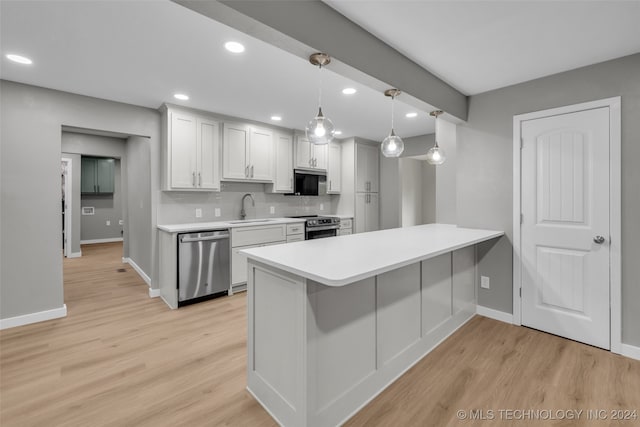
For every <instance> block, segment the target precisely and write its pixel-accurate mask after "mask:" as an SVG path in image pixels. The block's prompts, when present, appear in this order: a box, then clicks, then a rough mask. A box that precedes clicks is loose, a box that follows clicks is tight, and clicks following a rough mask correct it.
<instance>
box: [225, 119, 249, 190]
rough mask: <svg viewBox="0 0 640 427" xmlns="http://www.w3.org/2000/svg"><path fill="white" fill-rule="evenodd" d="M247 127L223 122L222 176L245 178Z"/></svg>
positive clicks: (246, 174)
mask: <svg viewBox="0 0 640 427" xmlns="http://www.w3.org/2000/svg"><path fill="white" fill-rule="evenodd" d="M248 141H249V127H248V126H245V125H239V124H232V123H225V124H224V136H223V139H222V177H223V178H227V179H247V178H248V177H249V172H248V167H247V161H246V159H247V144H248Z"/></svg>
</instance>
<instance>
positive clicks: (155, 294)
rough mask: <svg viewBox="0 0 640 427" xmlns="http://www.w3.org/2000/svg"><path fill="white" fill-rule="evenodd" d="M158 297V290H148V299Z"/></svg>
mask: <svg viewBox="0 0 640 427" xmlns="http://www.w3.org/2000/svg"><path fill="white" fill-rule="evenodd" d="M159 296H160V289H153V288H149V298H158V297H159Z"/></svg>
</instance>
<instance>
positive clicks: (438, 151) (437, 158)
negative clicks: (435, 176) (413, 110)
mask: <svg viewBox="0 0 640 427" xmlns="http://www.w3.org/2000/svg"><path fill="white" fill-rule="evenodd" d="M441 114H442V111H441V110H435V111H432V112H430V113H429V115H430V116H433V117H435V118H436V137H435V141H436V142H435V144H434V145H433V147H431V148H430V149H429V151H427V162H429V163H430V164H432V165H441V164H443V163H444V161H445V160H446V159H447V157H446V155H445V154H444V150H443V149H442V148H440V147H439V146H438V136H439V134H440V132H439V131H438V128H439V126H438V116H440V115H441Z"/></svg>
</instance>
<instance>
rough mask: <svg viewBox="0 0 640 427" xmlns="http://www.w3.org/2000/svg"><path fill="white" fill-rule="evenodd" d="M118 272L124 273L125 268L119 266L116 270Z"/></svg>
mask: <svg viewBox="0 0 640 427" xmlns="http://www.w3.org/2000/svg"><path fill="white" fill-rule="evenodd" d="M116 271H117V272H118V273H126V272H127V270H125V269H124V268H119V269H117V270H116Z"/></svg>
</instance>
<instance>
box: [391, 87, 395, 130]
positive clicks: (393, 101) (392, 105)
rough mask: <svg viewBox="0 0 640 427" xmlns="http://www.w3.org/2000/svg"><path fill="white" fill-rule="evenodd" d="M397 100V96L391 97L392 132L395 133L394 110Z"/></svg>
mask: <svg viewBox="0 0 640 427" xmlns="http://www.w3.org/2000/svg"><path fill="white" fill-rule="evenodd" d="M395 100H396V96H395V95H393V96H392V97H391V132H393V118H394V116H395V109H394V104H395Z"/></svg>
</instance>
